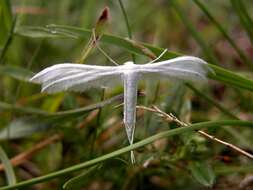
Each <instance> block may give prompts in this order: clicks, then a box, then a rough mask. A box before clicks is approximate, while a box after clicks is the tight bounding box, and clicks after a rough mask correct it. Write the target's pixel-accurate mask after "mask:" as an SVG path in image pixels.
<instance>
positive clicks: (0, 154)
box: [0, 146, 16, 185]
mask: <svg viewBox="0 0 253 190" xmlns="http://www.w3.org/2000/svg"><path fill="white" fill-rule="evenodd" d="M0 159H1V161H2V163H3V165H4V168H5V173H6V178H7V181H8V184H9V185H15V184H16V177H15V174H14V170H13V167H12V165H11V163H10V160H9V159H8V156H7V155H6V153H5V151H4V150H3V148H2V147H1V146H0Z"/></svg>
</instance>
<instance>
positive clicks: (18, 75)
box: [0, 65, 34, 82]
mask: <svg viewBox="0 0 253 190" xmlns="http://www.w3.org/2000/svg"><path fill="white" fill-rule="evenodd" d="M0 75H6V76H10V77H12V78H15V79H18V80H21V81H25V82H28V81H29V79H30V78H31V77H32V76H33V75H34V73H33V72H32V71H30V70H28V69H24V68H21V67H16V66H11V65H0Z"/></svg>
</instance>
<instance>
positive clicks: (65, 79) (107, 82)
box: [31, 63, 121, 93]
mask: <svg viewBox="0 0 253 190" xmlns="http://www.w3.org/2000/svg"><path fill="white" fill-rule="evenodd" d="M31 81H32V82H35V83H40V84H42V91H45V92H48V93H55V92H60V91H65V90H72V91H84V90H86V89H88V88H91V87H95V88H96V87H104V86H105V87H106V86H113V85H116V84H118V83H120V81H121V78H120V69H118V68H117V67H113V66H97V65H81V64H70V63H65V64H57V65H54V66H51V67H48V68H46V69H44V70H42V71H41V72H39V73H37V74H36V75H35V76H33V77H32V78H31Z"/></svg>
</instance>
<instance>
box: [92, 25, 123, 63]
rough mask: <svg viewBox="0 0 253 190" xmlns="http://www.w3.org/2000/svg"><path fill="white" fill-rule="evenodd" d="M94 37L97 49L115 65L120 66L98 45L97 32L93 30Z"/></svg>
mask: <svg viewBox="0 0 253 190" xmlns="http://www.w3.org/2000/svg"><path fill="white" fill-rule="evenodd" d="M92 37H93V41H94V42H95V45H96V47H97V48H98V50H99V51H100V52H101V53H102V54H103V55H104V56H105V57H106V58H107V59H108V60H109V61H110V62H112V63H113V64H114V65H117V66H118V65H119V64H118V63H117V62H116V61H114V60H113V59H112V58H111V57H110V56H109V55H108V54H107V53H106V52H105V51H104V50H103V49H102V48H101V47H100V46H99V44H98V43H97V40H96V33H95V30H94V29H93V30H92Z"/></svg>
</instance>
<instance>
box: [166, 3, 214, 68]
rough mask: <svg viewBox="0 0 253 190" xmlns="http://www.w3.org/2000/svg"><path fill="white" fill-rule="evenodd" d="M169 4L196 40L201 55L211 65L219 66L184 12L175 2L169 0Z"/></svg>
mask: <svg viewBox="0 0 253 190" xmlns="http://www.w3.org/2000/svg"><path fill="white" fill-rule="evenodd" d="M170 4H171V5H172V6H173V8H174V10H175V11H176V12H177V14H178V16H179V17H180V19H181V20H182V22H183V23H184V25H185V26H186V27H187V29H188V30H189V32H190V33H191V35H192V37H193V38H194V39H195V40H196V42H197V43H198V44H199V46H200V47H201V48H202V50H203V53H204V54H205V56H206V57H207V59H208V61H210V62H211V63H212V64H215V65H219V62H218V60H217V59H216V57H215V55H214V53H213V51H212V50H211V48H210V47H208V46H207V44H206V43H205V40H204V39H203V38H202V36H201V35H200V33H199V32H198V31H197V30H196V27H195V26H194V25H193V24H192V23H191V21H190V20H189V19H188V18H189V17H187V16H186V14H185V11H184V10H183V9H182V8H181V7H180V6H179V5H178V3H177V1H176V0H171V1H170Z"/></svg>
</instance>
